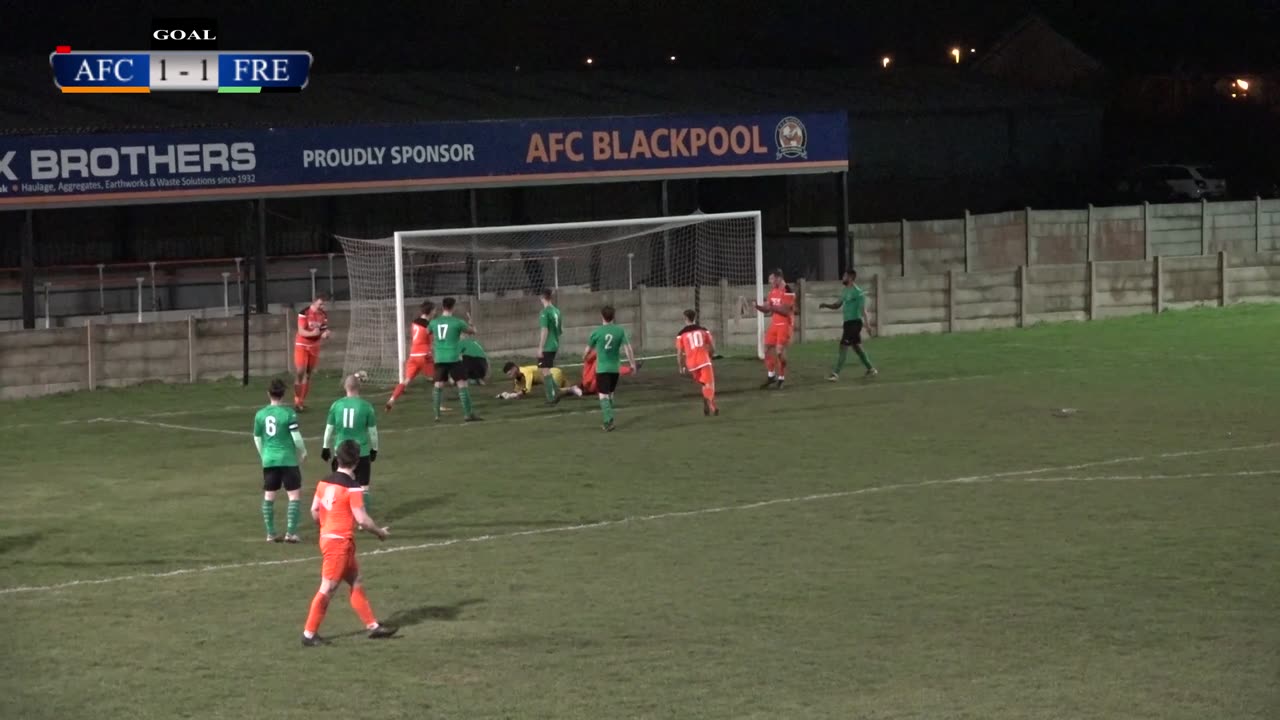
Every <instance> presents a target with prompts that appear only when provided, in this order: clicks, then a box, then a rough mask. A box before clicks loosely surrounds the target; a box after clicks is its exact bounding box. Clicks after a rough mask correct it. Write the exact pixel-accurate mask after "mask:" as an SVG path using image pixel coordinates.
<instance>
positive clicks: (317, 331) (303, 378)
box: [293, 295, 329, 410]
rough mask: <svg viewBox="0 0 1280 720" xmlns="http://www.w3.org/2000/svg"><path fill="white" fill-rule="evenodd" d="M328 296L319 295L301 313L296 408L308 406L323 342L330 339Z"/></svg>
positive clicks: (295, 357) (295, 347) (295, 351)
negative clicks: (312, 377) (308, 398)
mask: <svg viewBox="0 0 1280 720" xmlns="http://www.w3.org/2000/svg"><path fill="white" fill-rule="evenodd" d="M328 299H329V298H328V297H327V296H325V295H318V296H316V298H315V299H314V300H312V301H311V304H310V305H308V306H307V307H306V308H304V309H303V310H302V311H301V312H299V313H298V334H297V335H296V336H295V337H294V339H293V367H294V371H295V372H296V373H297V377H296V378H295V379H294V383H293V407H294V409H295V410H306V409H307V406H306V402H307V393H308V392H310V391H311V375H312V374H314V373H315V371H316V367H318V366H319V365H320V343H322V342H324V341H325V340H328V339H329V316H328V315H327V314H326V313H325V311H324V305H325V302H326V301H327V300H328Z"/></svg>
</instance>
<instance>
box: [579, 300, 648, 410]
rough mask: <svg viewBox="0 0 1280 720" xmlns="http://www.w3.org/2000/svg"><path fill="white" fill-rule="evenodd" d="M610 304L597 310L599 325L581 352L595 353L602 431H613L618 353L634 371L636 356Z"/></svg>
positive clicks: (619, 360)
mask: <svg viewBox="0 0 1280 720" xmlns="http://www.w3.org/2000/svg"><path fill="white" fill-rule="evenodd" d="M614 315H615V313H614V310H613V306H611V305H605V306H604V307H603V308H601V310H600V319H601V321H602V322H601V323H600V327H598V328H596V329H595V330H593V331H592V332H591V337H590V338H589V339H588V340H587V348H586V349H585V350H583V351H582V354H583V356H586V355H587V354H588V353H590V352H591V351H593V350H594V351H595V353H596V395H597V396H598V397H599V398H600V415H601V417H602V418H603V419H604V425H603V427H604V430H605V432H613V428H614V424H613V392H614V391H615V390H617V389H618V377H619V375H620V372H619V366H620V365H621V364H622V363H621V359H620V357H619V354H620V353H621V352H622V351H624V350H625V351H626V353H627V363H628V364H629V365H630V366H631V373H632V374H634V373H635V372H636V356H635V353H634V352H632V350H631V341H630V339H628V338H627V331H626V330H625V329H623V328H622V326H620V325H615V324H614V323H613V318H614Z"/></svg>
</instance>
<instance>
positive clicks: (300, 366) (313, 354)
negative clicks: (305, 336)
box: [293, 345, 320, 372]
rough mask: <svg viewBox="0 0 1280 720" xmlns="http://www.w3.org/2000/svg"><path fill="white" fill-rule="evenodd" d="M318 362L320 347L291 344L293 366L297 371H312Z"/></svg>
mask: <svg viewBox="0 0 1280 720" xmlns="http://www.w3.org/2000/svg"><path fill="white" fill-rule="evenodd" d="M319 364H320V348H318V347H314V348H308V347H307V346H305V345H294V346H293V367H294V370H295V371H297V372H301V371H303V370H306V371H307V372H312V371H314V370H315V369H316V366H317V365H319Z"/></svg>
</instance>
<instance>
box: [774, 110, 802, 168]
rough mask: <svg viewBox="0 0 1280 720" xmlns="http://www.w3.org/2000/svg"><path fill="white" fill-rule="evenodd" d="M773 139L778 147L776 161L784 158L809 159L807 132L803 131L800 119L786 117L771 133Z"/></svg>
mask: <svg viewBox="0 0 1280 720" xmlns="http://www.w3.org/2000/svg"><path fill="white" fill-rule="evenodd" d="M773 139H774V142H776V143H777V145H778V157H777V159H778V160H781V159H782V158H784V157H785V158H808V157H809V151H808V147H809V131H808V130H805V127H804V123H802V122H800V118H797V117H792V116H790V115H788V116H787V117H784V118H782V120H780V121H778V127H776V128H774V131H773Z"/></svg>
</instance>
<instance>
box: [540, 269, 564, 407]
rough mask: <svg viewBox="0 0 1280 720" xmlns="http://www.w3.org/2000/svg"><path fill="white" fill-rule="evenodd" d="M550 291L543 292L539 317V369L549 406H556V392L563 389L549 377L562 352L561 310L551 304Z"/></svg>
mask: <svg viewBox="0 0 1280 720" xmlns="http://www.w3.org/2000/svg"><path fill="white" fill-rule="evenodd" d="M551 299H552V294H551V291H550V290H543V291H542V312H541V313H540V314H539V315H538V350H539V351H540V353H541V354H540V355H538V369H539V370H540V371H541V374H542V387H543V390H544V391H545V392H546V395H547V404H548V405H554V404H556V400H557V393H556V390H558V389H560V388H561V387H563V386H562V385H559V384H558V383H556V382H549V381H548V380H547V376H548V375H550V374H551V371H552V370H553V369H554V368H555V366H556V353H557V352H559V351H560V331H561V324H560V308H557V307H556V306H555V305H554V304H552V302H551Z"/></svg>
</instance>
